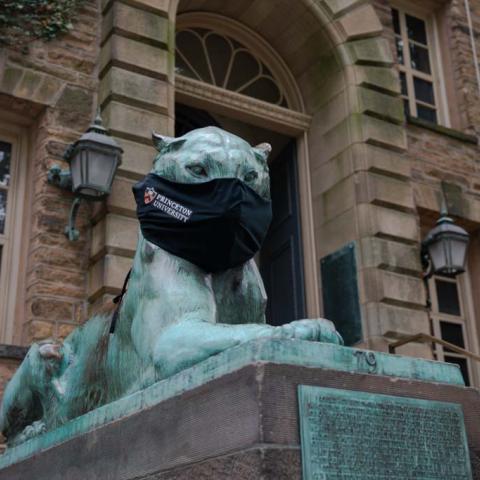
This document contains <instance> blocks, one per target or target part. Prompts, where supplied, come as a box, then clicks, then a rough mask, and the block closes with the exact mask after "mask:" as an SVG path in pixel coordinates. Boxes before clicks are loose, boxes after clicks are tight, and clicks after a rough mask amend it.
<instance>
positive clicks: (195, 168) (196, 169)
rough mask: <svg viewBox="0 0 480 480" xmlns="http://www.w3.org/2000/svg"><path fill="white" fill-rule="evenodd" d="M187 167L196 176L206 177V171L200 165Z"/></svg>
mask: <svg viewBox="0 0 480 480" xmlns="http://www.w3.org/2000/svg"><path fill="white" fill-rule="evenodd" d="M187 169H188V170H190V172H192V173H193V174H194V175H197V176H198V177H206V176H207V171H206V170H205V168H204V167H203V166H202V165H199V164H196V165H188V166H187Z"/></svg>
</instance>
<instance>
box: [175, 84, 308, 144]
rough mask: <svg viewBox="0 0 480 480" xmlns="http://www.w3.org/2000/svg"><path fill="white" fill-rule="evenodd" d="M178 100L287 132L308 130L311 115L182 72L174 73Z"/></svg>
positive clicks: (293, 132)
mask: <svg viewBox="0 0 480 480" xmlns="http://www.w3.org/2000/svg"><path fill="white" fill-rule="evenodd" d="M175 93H176V97H177V101H179V102H181V103H187V104H189V105H192V106H194V107H197V108H205V107H207V106H208V108H209V109H210V110H215V111H216V112H218V113H223V114H228V113H230V114H232V113H233V114H234V117H235V118H238V119H239V120H242V121H245V122H248V123H252V124H254V125H258V126H261V127H264V128H272V129H274V130H276V131H279V132H281V133H285V134H288V135H299V134H300V133H302V132H305V131H306V130H308V128H309V126H310V122H311V117H310V116H309V115H306V114H304V113H301V112H296V111H294V110H290V109H288V108H283V107H279V106H277V105H273V104H271V103H267V102H263V101H261V100H256V99H254V98H251V97H247V96H245V95H241V94H238V93H235V92H232V91H228V90H224V89H223V88H219V87H216V86H214V85H209V84H206V83H203V82H199V81H197V80H193V79H191V78H187V77H184V76H181V75H176V76H175Z"/></svg>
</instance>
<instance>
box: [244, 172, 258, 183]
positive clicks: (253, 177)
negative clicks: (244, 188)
mask: <svg viewBox="0 0 480 480" xmlns="http://www.w3.org/2000/svg"><path fill="white" fill-rule="evenodd" d="M257 178H258V173H257V172H255V171H254V170H252V171H251V172H248V173H247V174H246V175H245V181H246V182H247V183H250V182H254V181H255V180H256V179H257Z"/></svg>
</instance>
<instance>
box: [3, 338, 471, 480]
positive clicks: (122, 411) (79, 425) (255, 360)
mask: <svg viewBox="0 0 480 480" xmlns="http://www.w3.org/2000/svg"><path fill="white" fill-rule="evenodd" d="M266 364H275V365H288V366H290V367H292V368H299V367H302V368H303V367H307V368H308V370H309V371H312V372H313V371H317V370H318V371H325V372H326V371H336V372H345V373H349V374H360V375H367V377H372V376H373V377H378V378H384V379H385V381H387V379H386V378H385V377H395V379H396V380H395V381H396V382H398V381H400V379H408V380H415V381H421V382H423V383H425V382H434V383H436V384H447V385H452V386H457V387H458V386H462V385H463V379H462V376H461V373H460V370H459V368H458V366H456V365H451V364H446V363H440V362H434V361H428V360H421V359H415V358H408V357H401V356H398V355H389V354H385V353H380V352H375V353H374V352H368V351H365V350H358V349H353V348H347V347H340V346H336V345H331V344H324V343H315V342H305V341H298V340H271V339H266V340H257V341H254V342H249V343H246V344H243V345H240V346H238V347H235V348H232V349H229V350H227V351H225V352H222V353H221V354H219V355H216V356H214V357H211V358H209V359H208V360H206V361H204V362H202V363H200V364H198V365H195V366H194V367H192V368H190V369H188V370H185V371H183V372H180V373H179V374H177V375H175V376H173V377H171V378H169V379H167V380H164V381H161V382H158V383H156V384H154V385H152V386H151V387H149V388H147V389H145V390H142V391H139V392H136V393H134V394H132V395H130V396H128V397H125V398H122V399H120V400H118V401H116V402H113V403H111V404H108V405H105V406H103V407H101V408H98V409H96V410H94V411H92V412H89V413H87V414H86V415H83V416H81V417H78V418H76V419H74V420H72V421H70V422H68V423H67V424H65V425H63V426H62V427H60V428H58V429H56V430H53V431H50V432H47V433H45V434H43V435H41V436H39V437H36V438H33V439H31V440H29V441H27V442H25V443H23V444H21V445H19V446H17V447H14V448H11V449H8V450H7V451H6V453H5V454H4V455H3V456H2V457H0V480H3V479H6V478H9V479H10V480H11V479H13V478H22V479H23V480H26V478H24V477H8V476H5V474H4V473H2V470H3V469H5V468H6V467H8V466H9V465H12V464H14V463H17V462H20V461H22V460H24V459H27V458H29V457H31V456H32V455H35V458H36V457H37V456H38V454H39V452H42V451H44V450H46V449H51V448H52V447H54V446H55V445H59V444H63V443H64V442H67V441H70V440H72V439H74V438H75V437H78V436H80V435H85V434H87V433H88V432H92V431H94V430H97V429H99V428H101V427H104V426H106V425H108V424H110V423H112V422H118V421H120V420H121V419H125V418H127V417H131V416H132V415H136V414H139V413H140V412H142V411H144V410H148V409H151V408H154V407H155V406H157V405H159V404H160V403H161V402H165V401H167V400H169V399H172V398H173V397H176V396H178V395H182V394H184V393H186V392H189V391H193V390H194V389H196V388H199V387H202V386H203V388H206V387H205V385H206V384H207V383H208V382H212V381H214V380H217V379H220V378H222V377H224V376H225V375H229V374H232V373H233V372H239V371H240V370H242V369H244V368H247V367H249V366H250V367H252V366H259V365H266ZM414 383H416V382H414ZM419 385H420V384H419ZM231 393H232V394H234V393H235V388H234V389H233V391H232V392H231ZM131 441H133V439H131ZM39 478H43V477H39ZM63 478H67V477H63ZM68 478H70V477H68ZM82 478H94V477H88V475H85V477H82ZM102 478H103V477H102ZM105 478H106V477H105ZM108 478H110V477H108ZM112 478H117V477H112ZM118 478H120V477H118ZM122 478H124V477H122ZM125 478H126V477H125ZM128 478H130V477H128Z"/></svg>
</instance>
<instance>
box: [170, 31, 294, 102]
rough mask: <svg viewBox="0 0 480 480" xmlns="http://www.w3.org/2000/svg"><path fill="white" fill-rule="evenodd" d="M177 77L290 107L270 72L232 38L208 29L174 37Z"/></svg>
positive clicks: (185, 32)
mask: <svg viewBox="0 0 480 480" xmlns="http://www.w3.org/2000/svg"><path fill="white" fill-rule="evenodd" d="M175 59H176V60H175V62H176V64H175V69H176V73H177V74H179V75H183V76H185V77H189V78H192V79H194V80H198V81H201V82H204V83H209V84H211V85H215V86H217V87H220V88H224V89H226V90H230V91H233V92H237V93H240V94H243V95H247V96H249V97H253V98H256V99H258V100H263V101H265V102H268V103H272V104H274V105H279V106H282V107H287V108H288V107H289V105H288V102H287V100H286V96H285V92H284V91H283V90H282V88H281V86H280V84H279V83H278V82H277V81H276V80H275V78H274V76H273V74H272V72H271V70H270V69H269V68H268V67H267V66H266V65H265V64H264V63H263V62H262V61H261V60H260V59H259V58H258V57H257V56H256V55H255V54H254V53H253V52H252V51H250V50H249V49H248V48H247V47H245V46H244V45H242V44H241V43H240V42H238V41H237V40H235V39H233V38H232V37H230V36H228V35H225V34H221V33H218V32H216V31H214V30H211V29H207V28H185V29H182V30H179V31H178V32H177V36H176V56H175Z"/></svg>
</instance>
